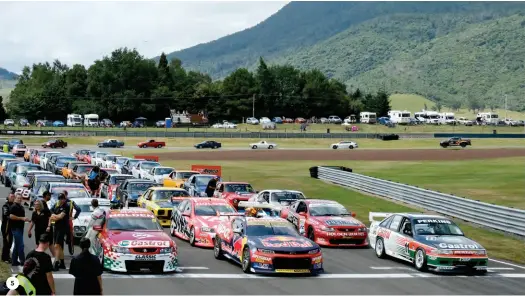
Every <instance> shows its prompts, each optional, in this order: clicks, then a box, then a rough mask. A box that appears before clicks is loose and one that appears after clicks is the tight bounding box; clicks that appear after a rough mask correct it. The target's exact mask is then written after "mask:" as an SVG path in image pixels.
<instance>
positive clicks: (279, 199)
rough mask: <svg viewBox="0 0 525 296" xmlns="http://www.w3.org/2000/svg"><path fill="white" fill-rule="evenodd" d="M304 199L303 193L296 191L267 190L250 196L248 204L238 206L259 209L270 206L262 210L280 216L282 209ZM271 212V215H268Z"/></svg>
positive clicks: (243, 203) (242, 203)
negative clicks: (270, 206)
mask: <svg viewBox="0 0 525 296" xmlns="http://www.w3.org/2000/svg"><path fill="white" fill-rule="evenodd" d="M304 199H306V197H305V195H304V193H302V192H301V191H297V190H281V189H267V190H263V191H261V192H259V193H258V194H256V195H252V197H250V199H249V200H248V202H240V203H239V206H240V207H242V208H245V207H259V206H261V205H268V204H269V205H272V206H273V207H272V208H271V209H270V208H264V209H263V210H264V211H265V212H266V213H267V214H277V215H280V213H281V211H282V209H284V208H287V207H288V206H290V204H291V203H292V202H294V201H296V200H304ZM270 212H271V213H270Z"/></svg>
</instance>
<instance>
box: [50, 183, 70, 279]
mask: <svg viewBox="0 0 525 296" xmlns="http://www.w3.org/2000/svg"><path fill="white" fill-rule="evenodd" d="M50 221H52V222H53V221H54V222H55V231H54V235H55V237H54V238H55V266H54V270H55V271H58V270H59V269H60V268H62V269H66V263H65V262H64V240H65V238H66V234H67V232H69V228H70V227H69V206H68V204H67V198H66V195H65V194H63V193H60V194H59V195H58V201H57V202H56V203H55V204H54V205H53V208H52V209H51V219H50Z"/></svg>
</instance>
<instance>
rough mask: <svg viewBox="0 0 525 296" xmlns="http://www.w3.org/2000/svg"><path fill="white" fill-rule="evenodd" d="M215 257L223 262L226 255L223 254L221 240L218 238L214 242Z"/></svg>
mask: <svg viewBox="0 0 525 296" xmlns="http://www.w3.org/2000/svg"><path fill="white" fill-rule="evenodd" d="M213 256H214V257H215V259H217V260H222V259H223V258H224V255H223V254H222V248H221V239H220V238H219V237H218V236H217V237H215V240H214V242H213Z"/></svg>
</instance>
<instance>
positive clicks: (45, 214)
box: [27, 199, 51, 245]
mask: <svg viewBox="0 0 525 296" xmlns="http://www.w3.org/2000/svg"><path fill="white" fill-rule="evenodd" d="M34 207H35V210H34V211H33V215H32V216H31V224H29V230H28V231H27V234H28V236H29V238H31V230H33V227H34V228H35V241H36V244H37V245H38V242H39V239H40V235H42V234H44V233H46V232H49V231H51V227H50V226H49V218H50V217H51V212H50V211H49V210H46V209H45V208H44V206H43V203H42V200H40V199H37V200H35V204H34Z"/></svg>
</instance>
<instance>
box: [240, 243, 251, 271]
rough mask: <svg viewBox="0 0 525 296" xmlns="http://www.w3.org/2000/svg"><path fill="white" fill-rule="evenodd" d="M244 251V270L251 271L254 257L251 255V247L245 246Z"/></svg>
mask: <svg viewBox="0 0 525 296" xmlns="http://www.w3.org/2000/svg"><path fill="white" fill-rule="evenodd" d="M242 252H243V254H242V271H243V272H244V273H251V271H250V268H251V261H252V259H251V257H250V248H248V247H245V248H244V250H243V251H242Z"/></svg>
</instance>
